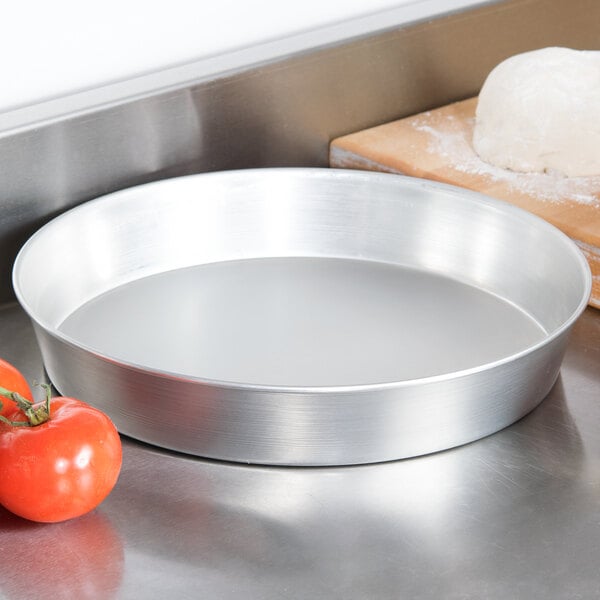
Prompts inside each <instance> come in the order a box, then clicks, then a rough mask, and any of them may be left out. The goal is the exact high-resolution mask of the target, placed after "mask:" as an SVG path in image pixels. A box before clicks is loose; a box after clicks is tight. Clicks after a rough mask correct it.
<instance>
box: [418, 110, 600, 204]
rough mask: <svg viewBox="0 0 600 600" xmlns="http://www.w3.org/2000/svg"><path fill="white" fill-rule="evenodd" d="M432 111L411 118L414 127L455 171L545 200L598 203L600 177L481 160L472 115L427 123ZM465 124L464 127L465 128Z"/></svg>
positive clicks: (450, 116) (448, 117)
mask: <svg viewBox="0 0 600 600" xmlns="http://www.w3.org/2000/svg"><path fill="white" fill-rule="evenodd" d="M431 117H432V113H431V112H425V113H423V114H422V118H418V119H415V120H414V121H413V123H412V126H413V128H414V129H415V130H417V131H420V132H423V133H426V134H428V137H429V144H428V148H427V150H428V152H429V153H431V154H435V155H437V156H441V157H443V158H444V159H445V160H446V161H447V163H448V165H449V166H451V167H452V168H453V169H454V170H455V171H459V172H461V173H465V174H471V175H480V176H486V177H488V178H490V179H491V180H493V181H497V182H502V183H504V184H506V185H508V186H510V187H511V188H512V189H513V190H514V191H516V192H521V193H523V194H527V195H532V196H535V197H536V198H539V199H541V200H545V201H548V202H561V201H564V200H565V199H569V200H572V201H575V202H578V203H580V204H598V203H599V202H600V200H599V198H598V193H599V192H600V176H595V177H565V176H563V175H561V174H560V173H556V172H549V173H517V172H515V171H509V170H507V169H502V168H500V167H495V166H494V165H490V164H488V163H486V162H484V161H483V160H482V159H481V158H479V156H478V155H477V154H476V152H475V150H474V149H473V144H472V141H471V140H472V134H473V126H474V123H475V119H474V118H470V119H467V120H466V121H464V120H461V121H460V123H459V120H458V119H456V118H455V117H454V115H446V116H444V117H443V119H442V120H441V121H438V120H437V119H436V125H435V126H433V125H432V124H431V123H432V121H431V119H430V118H431ZM465 124H466V125H467V127H465Z"/></svg>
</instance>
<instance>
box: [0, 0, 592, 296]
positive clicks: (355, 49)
mask: <svg viewBox="0 0 600 600" xmlns="http://www.w3.org/2000/svg"><path fill="white" fill-rule="evenodd" d="M599 22H600V3H598V2H596V0H513V1H507V2H495V3H490V4H486V5H484V6H482V7H479V8H477V9H471V10H466V11H464V12H459V13H455V14H450V15H446V16H443V17H438V18H436V19H433V20H430V21H426V22H419V23H413V24H408V25H403V26H400V27H396V28H384V29H383V30H379V31H378V32H375V33H373V34H370V35H365V36H361V37H358V38H354V39H351V40H347V41H345V42H341V43H336V44H330V45H327V46H321V47H318V48H316V49H314V50H311V51H310V52H307V51H303V52H300V53H298V54H296V55H291V56H286V57H285V58H282V59H280V60H271V61H267V62H262V63H258V64H256V63H255V64H253V65H252V66H249V67H247V68H244V69H238V70H236V71H234V72H229V73H223V74H220V75H218V76H215V77H205V76H204V77H198V78H196V79H195V80H194V78H193V77H192V78H191V79H190V78H189V77H188V79H187V80H186V81H185V82H183V83H182V84H181V85H179V86H178V85H173V84H171V85H169V87H168V88H166V89H165V88H164V87H159V88H157V89H156V90H154V91H150V92H147V91H146V92H145V93H143V94H139V93H138V94H135V93H132V94H130V95H129V96H128V97H127V98H123V99H121V100H118V101H115V100H114V99H113V100H112V101H111V102H110V103H105V104H101V103H100V105H97V106H98V107H97V108H96V109H89V110H81V109H80V108H79V109H78V110H74V111H72V112H69V110H68V104H69V100H68V99H65V104H64V106H65V110H64V111H63V114H62V115H61V116H58V117H57V116H54V117H53V118H43V119H40V120H39V122H37V123H36V122H35V121H34V122H29V123H27V124H26V125H23V124H21V125H20V126H15V127H12V128H11V127H6V126H4V127H3V128H2V127H0V129H3V131H0V183H1V185H0V282H1V287H0V290H1V291H0V302H6V301H10V300H11V299H12V297H13V296H12V289H11V287H10V272H11V269H12V264H13V261H14V257H15V255H16V252H17V251H18V249H19V247H20V246H21V245H22V243H23V242H24V241H25V239H26V238H27V237H28V236H29V235H30V234H31V233H32V232H33V231H34V230H35V229H36V228H37V227H39V226H40V225H41V224H43V223H44V222H45V221H47V220H49V219H50V218H51V217H53V216H55V215H57V214H59V213H60V212H62V211H64V210H65V209H67V208H70V207H72V206H74V205H76V204H78V203H80V202H83V201H85V200H87V199H90V198H92V197H95V196H98V195H101V194H105V193H108V192H110V191H114V190H117V189H121V188H123V187H127V186H130V185H134V184H139V183H143V182H147V181H152V180H156V179H160V178H164V177H171V176H176V175H183V174H189V173H197V172H202V171H209V170H220V169H232V168H249V167H267V166H290V165H292V166H294V165H295V166H326V165H327V155H328V144H329V141H330V140H331V139H332V138H334V137H337V136H339V135H342V134H344V133H349V132H352V131H356V130H359V129H362V128H365V127H368V126H372V125H375V124H378V123H383V122H386V121H390V120H392V119H396V118H400V117H403V116H406V115H409V114H413V113H416V112H419V111H422V110H426V109H427V108H433V107H436V106H440V105H443V104H446V103H448V102H451V101H454V100H459V99H462V98H465V97H468V96H471V95H474V94H476V93H477V91H478V90H479V88H480V86H481V84H482V82H483V80H484V78H485V76H486V75H487V73H488V72H489V71H490V69H491V68H492V67H493V66H494V65H495V64H497V63H498V62H500V61H501V60H503V59H504V58H506V57H507V56H510V55H512V54H516V53H518V52H522V51H525V50H529V49H533V48H539V47H544V46H551V45H560V46H568V47H573V48H589V49H597V48H600V32H599V30H598V27H597V23H599ZM99 93H101V92H99ZM59 102H60V101H59ZM54 105H55V106H56V102H55V103H54ZM5 123H6V120H5ZM1 125H2V122H0V126H1Z"/></svg>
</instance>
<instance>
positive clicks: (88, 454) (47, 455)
mask: <svg viewBox="0 0 600 600" xmlns="http://www.w3.org/2000/svg"><path fill="white" fill-rule="evenodd" d="M7 418H8V419H10V420H12V421H26V418H25V414H24V413H23V412H22V411H20V410H15V411H13V412H12V413H10V414H9V415H7ZM121 457H122V454H121V440H120V438H119V434H118V432H117V430H116V428H115V426H114V425H113V424H112V422H111V420H110V419H109V418H108V417H107V416H106V415H105V414H104V413H103V412H101V411H99V410H97V409H95V408H93V407H91V406H89V405H87V404H85V403H83V402H81V401H80V400H76V399H74V398H63V397H57V398H53V399H52V401H51V403H50V418H49V419H48V420H47V421H45V422H43V423H41V424H40V425H34V426H29V425H23V426H15V425H8V424H6V423H0V473H1V474H2V475H1V477H0V504H1V505H2V506H4V507H5V508H7V509H8V510H10V511H11V512H13V513H15V514H17V515H19V516H20V517H24V518H26V519H30V520H31V521H39V522H45V523H53V522H57V521H66V520H67V519H72V518H74V517H78V516H80V515H83V514H85V513H87V512H89V511H91V510H92V509H94V508H96V506H98V505H99V504H100V503H101V502H102V501H103V500H104V499H105V498H106V496H108V494H109V493H110V491H111V490H112V489H113V487H114V485H115V483H116V482H117V478H118V476H119V472H120V470H121Z"/></svg>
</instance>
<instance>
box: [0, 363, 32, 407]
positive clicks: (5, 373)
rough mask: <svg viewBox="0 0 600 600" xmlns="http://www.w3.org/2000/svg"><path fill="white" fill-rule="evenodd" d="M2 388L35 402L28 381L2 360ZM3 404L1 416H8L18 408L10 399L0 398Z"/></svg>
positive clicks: (0, 381) (0, 373)
mask: <svg viewBox="0 0 600 600" xmlns="http://www.w3.org/2000/svg"><path fill="white" fill-rule="evenodd" d="M0 386H2V387H3V388H5V389H7V390H10V391H11V392H17V393H19V394H21V396H23V397H25V398H27V400H30V401H33V394H32V393H31V388H30V387H29V384H28V383H27V380H26V379H25V377H23V375H22V374H21V372H20V371H18V370H17V369H16V368H15V367H13V366H12V365H11V364H10V363H7V362H6V361H5V360H2V359H1V358H0ZM0 402H2V408H1V409H0V415H7V414H9V413H11V412H12V411H13V410H15V408H16V404H15V403H14V402H13V401H12V400H10V399H8V398H0Z"/></svg>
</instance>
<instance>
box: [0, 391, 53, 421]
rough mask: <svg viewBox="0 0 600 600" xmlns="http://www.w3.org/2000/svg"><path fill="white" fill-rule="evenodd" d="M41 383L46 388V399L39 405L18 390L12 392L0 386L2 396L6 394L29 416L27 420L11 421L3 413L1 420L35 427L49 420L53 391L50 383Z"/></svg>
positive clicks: (0, 405)
mask: <svg viewBox="0 0 600 600" xmlns="http://www.w3.org/2000/svg"><path fill="white" fill-rule="evenodd" d="M39 385H40V386H41V387H43V388H44V389H45V390H46V399H45V401H44V402H43V403H40V404H38V405H35V404H34V403H33V402H31V401H30V400H27V398H24V397H23V396H21V394H19V393H17V392H11V391H10V390H7V389H6V388H3V387H2V386H0V396H4V397H5V398H8V399H9V400H12V401H13V402H14V403H15V404H16V405H17V407H18V408H19V409H20V410H21V412H22V413H24V414H25V416H26V417H27V421H11V420H10V419H7V418H6V417H4V416H3V415H0V421H2V423H6V424H7V425H13V426H15V427H17V426H18V427H23V426H29V427H35V426H36V425H41V424H42V423H45V422H46V421H48V420H49V419H50V399H51V395H52V392H51V390H50V386H49V385H48V384H45V383H41V384H39ZM1 407H2V404H1V403H0V408H1Z"/></svg>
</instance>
